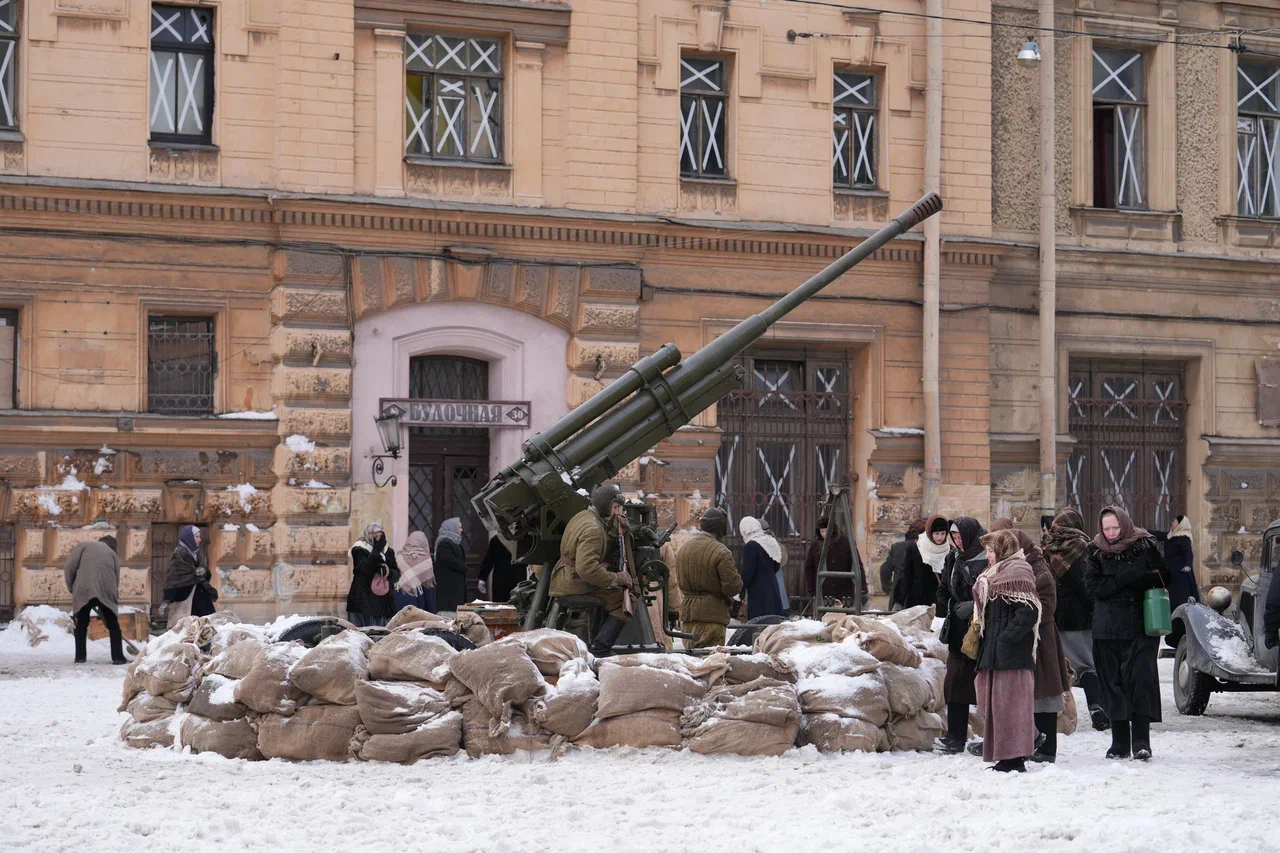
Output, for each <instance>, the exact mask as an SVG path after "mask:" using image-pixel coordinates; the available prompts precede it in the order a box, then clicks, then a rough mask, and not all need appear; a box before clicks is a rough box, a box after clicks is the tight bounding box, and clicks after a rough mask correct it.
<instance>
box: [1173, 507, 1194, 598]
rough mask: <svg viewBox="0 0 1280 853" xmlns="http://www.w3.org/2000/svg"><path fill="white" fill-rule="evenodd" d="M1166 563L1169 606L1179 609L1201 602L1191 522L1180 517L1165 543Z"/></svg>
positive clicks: (1177, 518)
mask: <svg viewBox="0 0 1280 853" xmlns="http://www.w3.org/2000/svg"><path fill="white" fill-rule="evenodd" d="M1164 562H1165V565H1167V566H1168V567H1169V604H1170V605H1171V606H1173V607H1177V606H1178V605H1180V604H1186V603H1187V602H1188V601H1199V600H1200V587H1199V586H1198V585H1197V584H1196V555H1195V551H1194V550H1192V547H1191V520H1190V519H1189V518H1187V517H1186V516H1185V515H1179V516H1177V517H1175V518H1174V520H1173V527H1172V528H1170V530H1169V538H1168V539H1166V540H1165V543H1164Z"/></svg>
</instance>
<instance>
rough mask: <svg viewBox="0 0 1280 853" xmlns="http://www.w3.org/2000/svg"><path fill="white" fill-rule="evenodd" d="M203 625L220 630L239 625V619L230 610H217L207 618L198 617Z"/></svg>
mask: <svg viewBox="0 0 1280 853" xmlns="http://www.w3.org/2000/svg"><path fill="white" fill-rule="evenodd" d="M200 618H201V619H203V620H204V621H205V624H207V625H212V626H213V627H214V628H215V629H216V628H222V627H224V626H227V625H239V624H240V617H239V616H237V615H235V614H234V613H232V612H231V611H230V610H219V611H218V612H217V613H210V614H209V615H208V616H202V617H200Z"/></svg>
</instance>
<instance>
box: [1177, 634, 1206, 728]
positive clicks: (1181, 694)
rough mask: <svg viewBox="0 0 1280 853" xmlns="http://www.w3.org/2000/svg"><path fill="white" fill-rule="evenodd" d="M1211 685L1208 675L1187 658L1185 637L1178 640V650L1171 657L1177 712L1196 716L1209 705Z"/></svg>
mask: <svg viewBox="0 0 1280 853" xmlns="http://www.w3.org/2000/svg"><path fill="white" fill-rule="evenodd" d="M1212 692H1213V685H1212V683H1211V682H1210V681H1209V676H1207V675H1205V674H1204V673H1203V672H1200V671H1199V670H1197V669H1195V668H1193V667H1192V666H1191V661H1189V660H1187V638H1186V637H1183V638H1182V639H1181V640H1179V641H1178V651H1177V652H1176V653H1175V654H1174V657H1173V702H1174V704H1175V705H1177V706H1178V713H1179V714H1185V715H1186V716H1188V717H1198V716H1200V715H1201V714H1203V713H1204V709H1205V708H1206V707H1208V705H1209V694H1210V693H1212Z"/></svg>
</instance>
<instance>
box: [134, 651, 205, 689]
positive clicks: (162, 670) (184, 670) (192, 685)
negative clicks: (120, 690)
mask: <svg viewBox="0 0 1280 853" xmlns="http://www.w3.org/2000/svg"><path fill="white" fill-rule="evenodd" d="M201 659H202V656H201V654H200V649H199V648H197V647H196V646H195V645H194V644H192V643H170V644H169V645H167V646H165V647H164V648H162V649H160V650H159V651H158V652H154V653H148V654H147V655H145V656H144V657H143V658H142V659H141V660H140V661H139V663H138V669H137V675H138V677H139V678H140V679H141V683H142V688H143V689H144V690H146V691H147V692H148V693H150V694H151V695H152V696H163V697H164V698H166V699H169V700H171V701H173V702H187V701H189V700H190V699H191V694H192V693H194V692H195V690H196V685H198V684H199V683H200V675H201V671H202V668H201Z"/></svg>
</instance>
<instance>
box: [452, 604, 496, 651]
mask: <svg viewBox="0 0 1280 853" xmlns="http://www.w3.org/2000/svg"><path fill="white" fill-rule="evenodd" d="M450 627H451V628H452V629H453V630H454V631H455V632H457V633H459V634H461V635H462V636H464V637H466V638H467V639H468V640H470V641H471V642H473V643H475V644H476V648H479V647H481V646H487V645H489V644H490V643H492V642H493V634H491V633H490V632H489V626H488V625H486V624H484V620H483V619H481V618H480V615H479V614H478V613H472V612H471V611H470V610H464V611H462V612H461V613H459V614H458V615H457V616H456V617H455V618H454V620H453V625H451V626H450Z"/></svg>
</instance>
